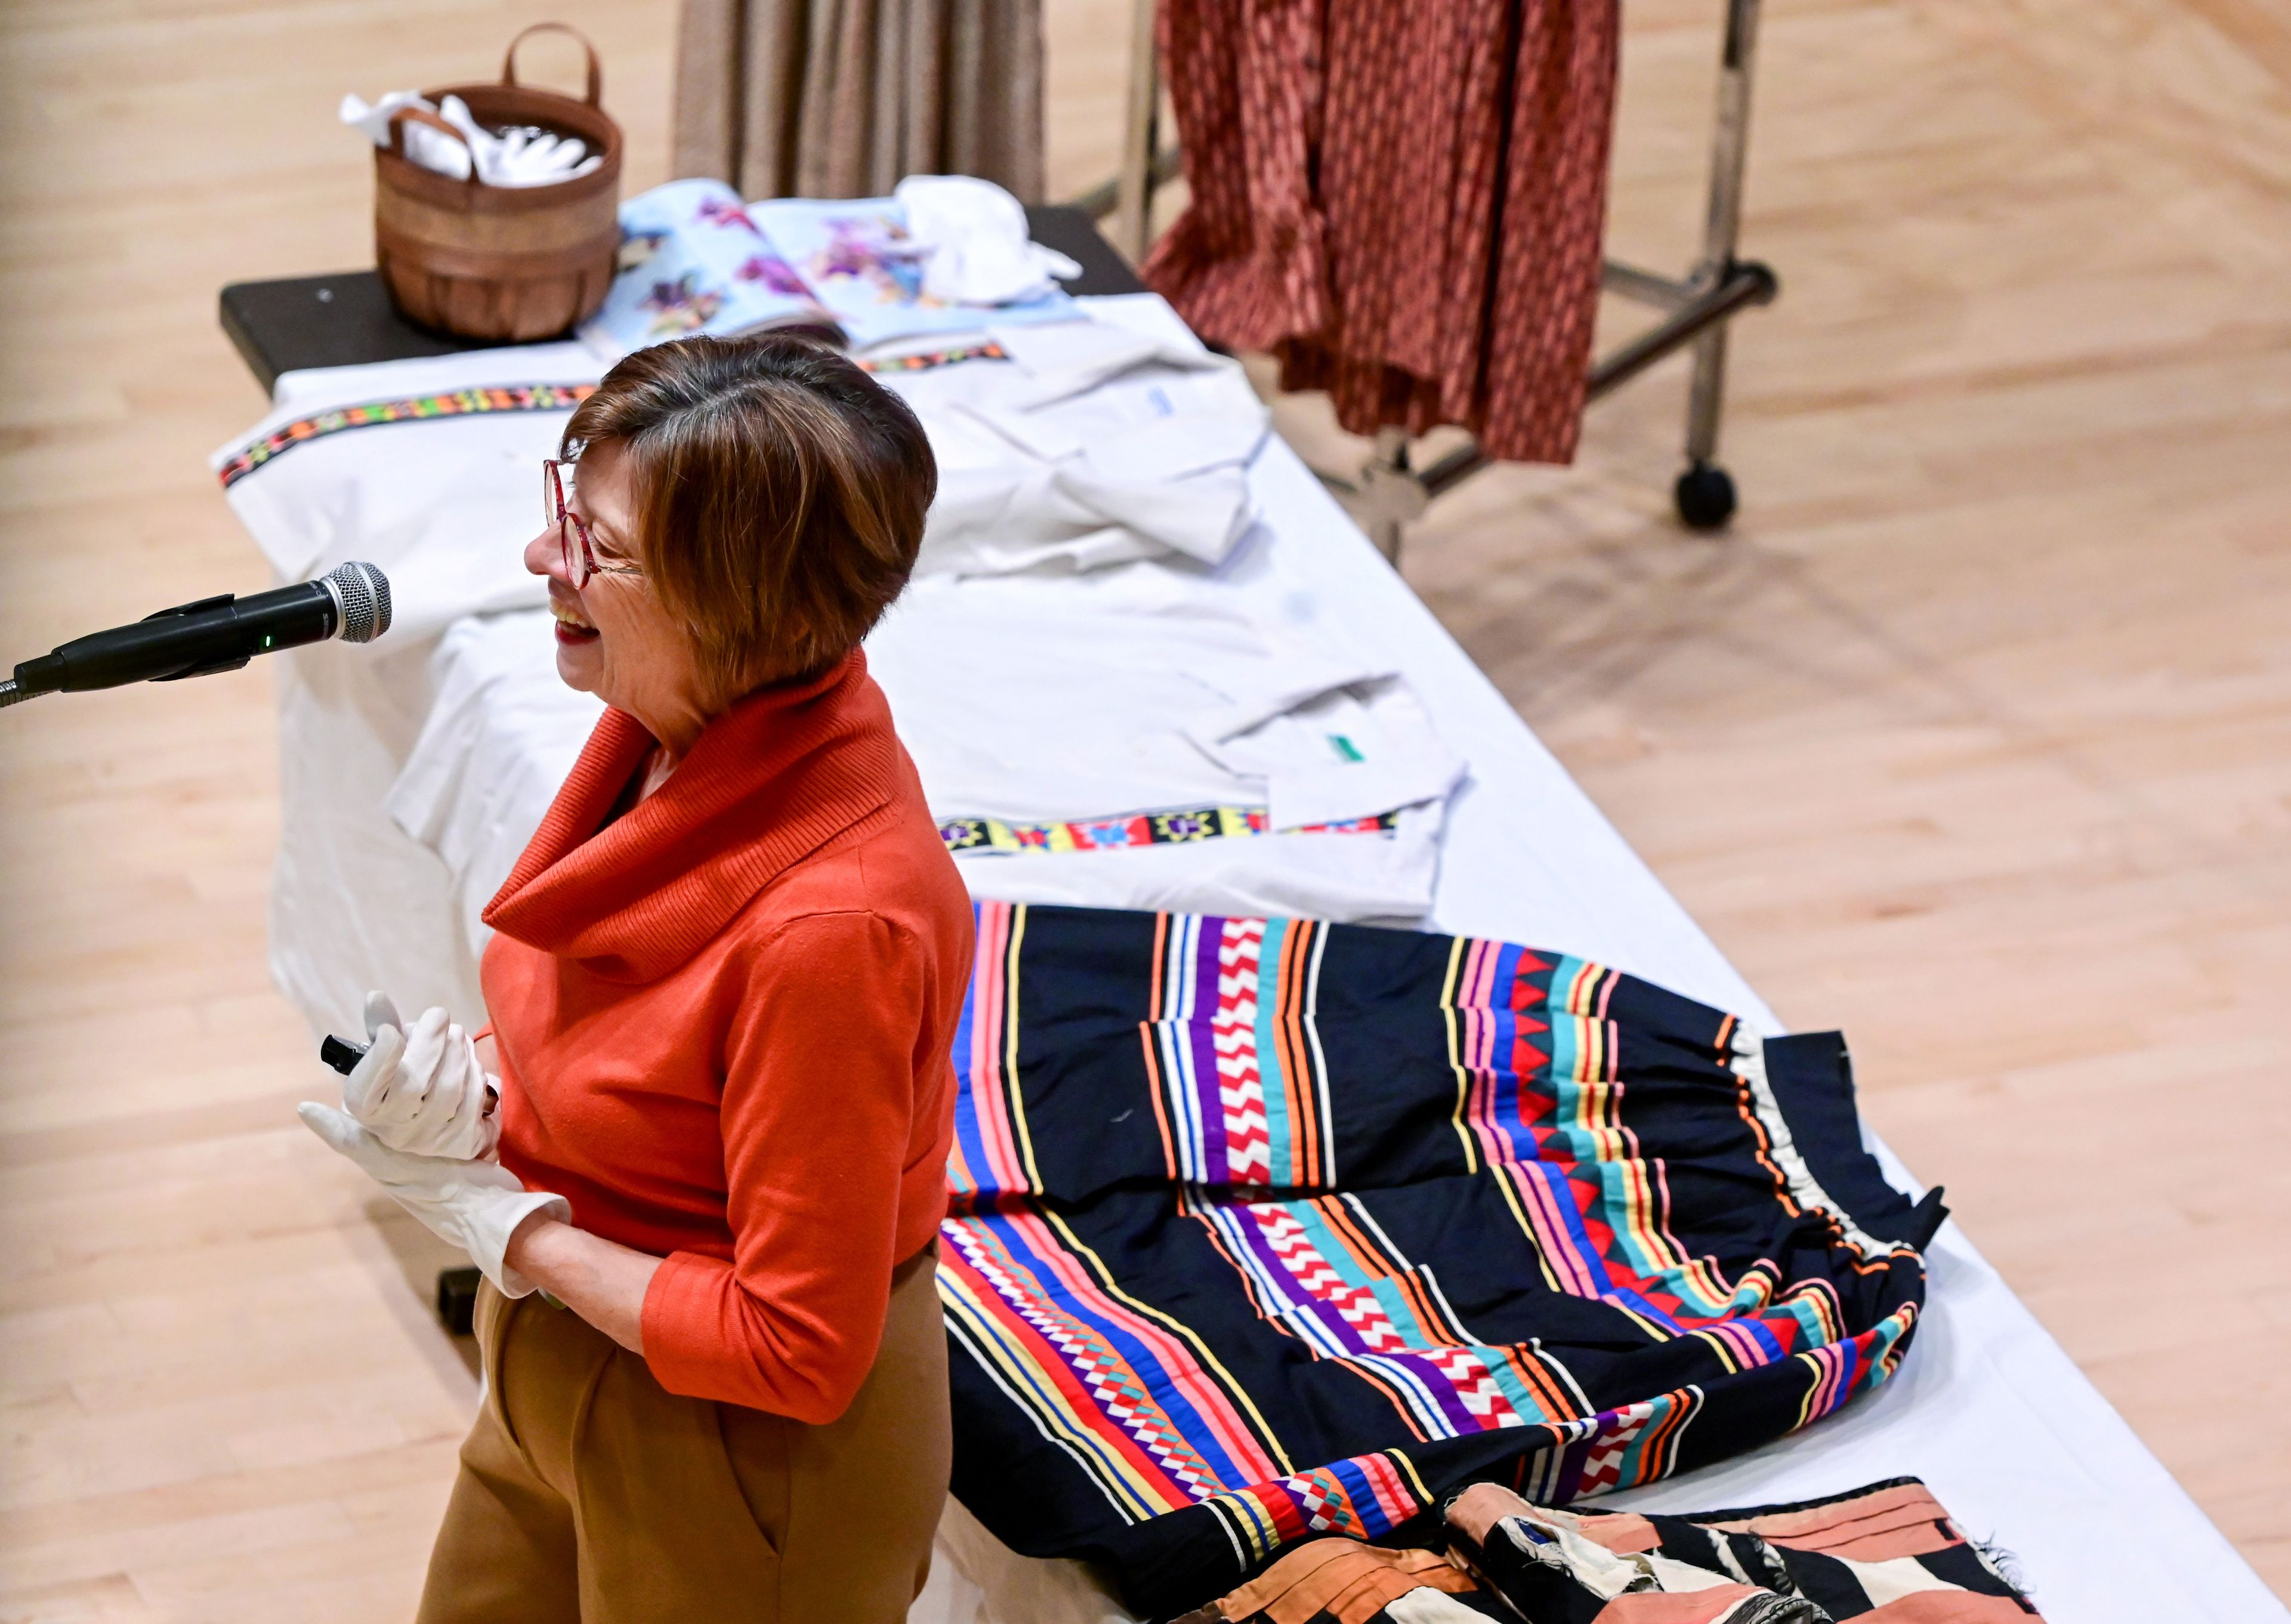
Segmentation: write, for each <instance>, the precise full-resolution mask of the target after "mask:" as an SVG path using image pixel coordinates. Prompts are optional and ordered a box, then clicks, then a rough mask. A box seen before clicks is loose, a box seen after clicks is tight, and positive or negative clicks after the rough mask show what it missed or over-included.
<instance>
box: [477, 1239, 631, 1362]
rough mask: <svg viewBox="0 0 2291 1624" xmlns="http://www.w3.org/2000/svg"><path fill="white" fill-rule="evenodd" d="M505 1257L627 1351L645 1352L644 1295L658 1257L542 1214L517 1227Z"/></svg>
mask: <svg viewBox="0 0 2291 1624" xmlns="http://www.w3.org/2000/svg"><path fill="white" fill-rule="evenodd" d="M503 1255H504V1257H505V1258H506V1259H507V1261H508V1263H509V1266H510V1268H512V1269H514V1270H515V1271H516V1272H517V1273H518V1274H521V1275H523V1276H525V1277H526V1278H527V1279H528V1280H531V1281H532V1282H534V1283H535V1284H536V1285H538V1286H539V1287H540V1288H541V1289H542V1290H544V1291H546V1292H548V1293H549V1294H550V1295H551V1297H553V1298H556V1299H557V1300H558V1301H559V1302H560V1303H563V1304H564V1305H565V1306H567V1308H570V1309H571V1310H573V1312H574V1313H575V1314H579V1315H580V1316H581V1317H582V1318H583V1319H584V1320H586V1321H588V1322H589V1323H591V1325H594V1326H595V1327H596V1328H597V1329H598V1330H599V1331H603V1332H604V1333H605V1334H606V1335H607V1336H608V1337H610V1338H612V1339H613V1340H614V1341H615V1342H617V1343H619V1344H620V1345H621V1346H622V1347H625V1348H627V1349H628V1350H629V1352H631V1353H632V1354H642V1353H643V1352H644V1305H645V1293H646V1292H647V1291H648V1290H651V1289H652V1277H653V1273H654V1271H655V1270H656V1269H658V1268H659V1267H660V1264H661V1260H660V1259H659V1258H655V1257H654V1256H653V1255H652V1254H651V1253H650V1252H640V1251H637V1250H633V1249H632V1248H630V1247H626V1246H623V1245H622V1244H621V1243H620V1242H617V1241H607V1239H605V1237H604V1236H602V1235H592V1234H590V1233H589V1232H588V1231H587V1230H585V1229H575V1228H574V1227H573V1226H572V1225H570V1224H567V1223H559V1221H557V1220H556V1219H554V1218H550V1217H547V1216H545V1215H541V1214H536V1215H535V1216H533V1217H531V1218H527V1219H525V1220H524V1221H523V1222H522V1223H521V1224H520V1225H519V1226H518V1230H517V1232H516V1233H515V1234H512V1235H511V1236H510V1242H509V1245H508V1248H507V1249H506V1251H505V1252H504V1254H503Z"/></svg>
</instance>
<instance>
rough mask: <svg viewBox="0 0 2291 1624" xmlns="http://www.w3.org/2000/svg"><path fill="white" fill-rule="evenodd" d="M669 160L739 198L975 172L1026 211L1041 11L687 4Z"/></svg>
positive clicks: (1031, 184) (956, 1)
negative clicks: (1023, 202)
mask: <svg viewBox="0 0 2291 1624" xmlns="http://www.w3.org/2000/svg"><path fill="white" fill-rule="evenodd" d="M674 164H675V173H677V174H678V175H679V176H685V175H711V176H714V177H715V178H717V179H719V180H722V181H729V182H730V183H731V184H732V185H734V186H736V187H737V188H738V189H739V190H740V193H741V195H742V196H744V197H880V196H882V195H883V194H884V193H886V192H888V191H889V190H890V189H892V188H893V187H894V186H896V185H897V184H898V183H899V181H902V180H904V178H905V177H907V176H908V175H911V174H971V175H978V176H981V177H983V178H985V179H986V180H989V181H996V182H998V183H1000V184H1001V185H1002V186H1005V187H1008V188H1009V189H1010V190H1011V191H1012V192H1014V193H1016V194H1017V196H1018V197H1020V198H1022V199H1024V200H1026V201H1028V202H1033V201H1038V200H1039V199H1040V198H1041V191H1042V23H1041V0H684V4H683V10H682V13H681V16H680V18H679V23H678V32H677V63H676V111H675V154H674Z"/></svg>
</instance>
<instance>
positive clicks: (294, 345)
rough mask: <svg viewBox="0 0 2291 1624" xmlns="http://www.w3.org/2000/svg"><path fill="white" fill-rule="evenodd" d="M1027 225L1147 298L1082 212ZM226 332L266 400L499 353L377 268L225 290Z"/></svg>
mask: <svg viewBox="0 0 2291 1624" xmlns="http://www.w3.org/2000/svg"><path fill="white" fill-rule="evenodd" d="M1026 221H1027V224H1028V226H1029V227H1030V228H1031V229H1032V230H1033V237H1034V240H1035V241H1036V242H1038V243H1041V244H1042V245H1045V246H1046V247H1050V248H1055V249H1057V251H1058V252H1059V253H1063V254H1065V255H1067V256H1069V257H1070V258H1072V259H1073V261H1076V262H1077V263H1078V264H1080V265H1081V268H1082V271H1081V277H1078V278H1077V279H1075V280H1074V281H1072V282H1069V283H1067V284H1066V291H1067V292H1069V293H1142V292H1143V291H1144V290H1145V284H1143V283H1142V282H1140V281H1138V280H1137V273H1136V272H1134V271H1132V270H1131V269H1129V265H1128V263H1127V262H1126V261H1123V259H1122V257H1121V255H1120V254H1119V253H1115V252H1114V250H1113V244H1111V243H1109V242H1107V241H1106V240H1105V237H1101V236H1100V235H1099V234H1098V230H1097V226H1096V225H1095V224H1094V223H1092V221H1091V220H1090V217H1089V215H1088V214H1086V213H1083V212H1082V211H1081V210H1080V209H1076V208H1068V207H1065V206H1062V205H1041V206H1039V207H1030V208H1028V209H1027V211H1026ZM222 329H223V331H224V332H225V333H228V334H229V335H230V342H232V343H234V344H236V345H237V347H238V353H239V355H240V356H241V357H242V358H244V359H245V362H246V365H247V368H248V370H249V371H251V372H253V374H254V376H255V379H256V381H257V382H260V383H261V385H262V387H263V390H264V391H265V392H266V393H267V392H269V390H270V388H271V386H272V385H274V384H276V383H277V382H278V374H280V373H282V372H296V371H300V370H301V368H303V367H306V366H358V365H360V364H362V363H364V362H367V361H406V360H413V359H415V358H420V357H422V356H432V355H454V354H457V353H458V352H460V351H462V350H485V349H492V348H495V347H496V346H494V345H492V344H490V343H488V342H486V341H484V340H480V339H465V338H455V337H454V336H453V335H452V334H446V333H438V332H433V331H431V330H430V328H427V327H417V326H414V324H413V323H412V322H410V321H408V320H406V318H404V317H403V316H400V315H399V314H398V311H397V310H396V309H395V308H394V307H393V306H392V305H391V304H390V296H389V295H388V294H387V293H384V292H383V291H382V278H381V277H379V276H378V275H376V274H375V273H374V271H371V270H346V271H342V272H340V273H338V274H336V275H334V276H326V277H281V278H279V279H277V280H276V281H269V282H234V283H232V284H231V285H229V286H228V287H226V288H224V289H223V290H222Z"/></svg>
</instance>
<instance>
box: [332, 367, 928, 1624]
mask: <svg viewBox="0 0 2291 1624" xmlns="http://www.w3.org/2000/svg"><path fill="white" fill-rule="evenodd" d="M575 470H577V478H574V477H573V476H574V474H575ZM935 478H936V474H935V470H934V465H933V463H932V461H931V455H930V450H929V447H928V444H927V443H926V441H925V439H924V438H923V434H922V430H921V429H920V426H919V425H918V424H917V423H916V422H915V420H914V418H913V416H912V414H910V413H909V412H908V411H907V410H906V408H905V407H904V406H903V405H902V404H901V403H900V402H899V401H898V400H897V399H896V398H895V397H893V396H891V395H890V394H888V392H887V391H885V390H882V389H880V387H879V386H877V385H876V384H875V382H873V381H872V379H870V378H869V377H868V376H867V375H866V374H864V373H863V372H861V371H860V370H859V369H858V368H857V367H856V366H853V365H852V364H851V363H850V362H848V360H845V359H843V358H840V357H838V356H836V355H834V354H832V352H829V351H827V350H823V349H820V348H818V347H816V346H815V345H812V344H809V343H807V342H800V341H796V340H791V339H786V338H777V339H759V340H749V341H719V340H711V339H687V340H684V341H681V342H676V343H671V344H664V345H661V346H658V347H656V348H655V349H651V350H642V351H639V352H638V353H637V354H635V355H633V356H631V357H630V358H628V359H626V360H624V361H623V362H622V363H621V364H620V365H619V366H616V367H615V368H614V369H613V371H612V372H611V373H610V374H607V377H606V379H605V381H604V382H603V383H602V384H601V385H600V386H599V389H598V390H597V392H596V393H595V394H594V395H592V396H591V397H590V398H589V399H588V400H587V401H585V402H584V403H583V405H582V406H581V408H580V409H579V410H578V411H577V412H575V414H574V415H573V419H572V422H570V423H569V424H568V425H567V430H566V433H565V438H564V442H563V447H562V455H561V456H560V457H559V458H558V459H556V460H553V461H551V462H550V463H548V464H547V465H546V467H545V469H544V470H543V500H544V503H545V512H546V518H547V521H548V522H547V524H546V527H544V529H543V531H542V533H541V534H540V535H536V536H535V538H534V540H533V542H532V543H530V544H529V545H528V546H527V551H526V561H527V567H529V568H531V569H533V570H534V571H535V573H536V574H540V575H547V576H548V577H549V593H550V605H551V609H552V610H553V611H554V613H555V615H556V616H557V622H558V629H557V638H558V651H557V663H558V669H559V672H560V673H561V674H562V676H563V677H564V679H565V680H566V681H567V682H568V683H570V684H571V685H572V686H573V687H576V688H582V689H585V690H587V691H589V692H591V693H594V694H596V695H599V697H600V698H602V699H604V700H605V701H606V703H607V706H608V707H609V708H608V709H607V712H606V713H605V716H604V719H603V720H601V721H600V722H599V725H598V727H597V730H596V732H595V734H594V735H593V736H591V739H590V741H589V744H588V746H587V748H586V749H585V750H584V751H583V753H582V755H581V758H580V760H579V762H578V763H577V764H576V765H575V767H574V768H573V771H572V774H571V776H569V777H568V778H567V781H566V784H565V786H564V788H563V789H562V790H561V791H560V792H559V794H558V797H557V800H556V801H555V803H554V804H553V805H552V806H551V808H550V810H549V813H548V816H546V817H545V818H544V819H543V822H542V825H541V828H540V830H539V832H537V833H536V834H535V836H534V839H533V841H532V844H531V845H530V846H528V847H527V849H526V852H525V855H524V856H523V857H522V858H521V859H520V860H519V861H518V864H517V866H516V868H515V870H514V871H513V872H511V873H510V878H509V880H508V883H507V884H505V885H504V886H503V887H502V890H501V893H500V894H499V895H498V896H495V897H494V901H493V903H492V904H491V906H490V907H488V908H487V910H486V921H487V922H488V923H490V924H491V925H492V926H493V927H494V930H495V932H496V934H495V936H494V940H493V942H492V943H491V945H489V946H488V947H487V949H486V955H485V962H484V969H483V979H484V985H485V993H486V1008H487V1013H488V1015H489V1017H491V1025H492V1034H491V1037H492V1041H493V1043H494V1045H496V1046H497V1055H498V1073H499V1075H498V1078H497V1079H496V1078H494V1077H491V1076H488V1075H487V1074H486V1067H485V1065H484V1064H483V1060H482V1057H481V1055H480V1052H479V1050H478V1048H477V1047H476V1046H475V1045H474V1044H473V1043H472V1042H471V1041H470V1040H468V1039H464V1038H462V1036H461V1034H460V1033H459V1031H458V1029H455V1028H453V1027H451V1026H450V1025H448V1024H447V1023H446V1021H445V1017H444V1012H443V1011H431V1012H430V1013H429V1015H427V1016H425V1017H423V1019H422V1021H419V1022H416V1023H414V1024H413V1025H412V1026H410V1027H409V1028H408V1031H407V1033H405V1034H400V1033H398V1030H397V1028H396V1026H395V1025H390V1024H384V1025H381V1027H380V1029H379V1030H378V1031H377V1033H376V1041H375V1042H374V1047H373V1049H371V1050H370V1051H369V1052H368V1054H367V1056H366V1060H365V1061H364V1062H362V1063H361V1065H360V1066H359V1068H358V1072H357V1073H353V1075H352V1077H351V1078H350V1081H349V1083H348V1085H347V1086H346V1087H345V1089H344V1096H345V1104H346V1106H347V1107H348V1112H347V1113H337V1112H332V1111H330V1110H328V1109H327V1108H326V1107H323V1106H315V1105H313V1106H306V1107H304V1114H305V1117H306V1120H309V1122H311V1125H312V1126H313V1127H314V1128H315V1129H317V1130H318V1132H319V1133H320V1134H321V1136H322V1137H324V1138H326V1139H327V1140H328V1142H329V1143H330V1144H333V1145H334V1146H335V1148H337V1149H339V1150H342V1151H343V1152H344V1154H349V1155H350V1156H352V1157H353V1159H355V1160H357V1161H358V1162H359V1163H360V1165H362V1166H364V1167H366V1168H367V1170H369V1171H371V1172H373V1173H374V1174H375V1176H376V1177H377V1178H381V1179H382V1181H383V1182H384V1184H385V1185H386V1186H389V1187H390V1191H391V1193H392V1194H394V1195H396V1196H398V1199H399V1200H400V1201H401V1202H404V1203H405V1204H406V1206H407V1207H408V1208H409V1210H413V1211H414V1213H415V1214H416V1215H417V1216H419V1217H422V1218H423V1219H424V1221H426V1222H429V1223H430V1225H431V1226H432V1227H433V1228H435V1229H437V1230H438V1233H440V1234H445V1235H446V1236H447V1237H448V1238H449V1239H452V1240H454V1241H455V1242H457V1243H460V1244H462V1245H464V1246H466V1247H467V1248H468V1249H469V1250H470V1252H471V1255H472V1256H473V1257H474V1258H477V1260H478V1264H479V1266H480V1267H482V1268H483V1269H484V1270H485V1271H486V1276H487V1280H488V1282H489V1283H488V1286H487V1289H486V1290H484V1291H483V1292H482V1294H481V1296H480V1299H479V1306H478V1334H479V1338H480V1340H481V1342H482V1344H483V1348H484V1355H485V1368H486V1396H485V1403H484V1409H483V1411H482V1413H481V1414H480V1416H479V1418H478V1423H477V1426H476V1427H475V1429H474V1430H473V1431H472V1432H471V1433H470V1437H469V1440H468V1442H467V1443H465V1444H464V1445H463V1446H462V1467H461V1475H460V1478H459V1480H458V1481H457V1483H455V1485H454V1494H453V1499H452V1502H451V1504H450V1506H449V1507H448V1509H447V1511H446V1522H445V1526H444V1528H443V1529H442V1530H441V1531H440V1532H439V1534H438V1542H437V1546H436V1549H435V1551H434V1553H433V1554H432V1556H431V1559H430V1578H429V1583H428V1587H427V1589H426V1591H425V1593H424V1595H423V1598H422V1612H421V1615H420V1616H421V1618H422V1620H424V1624H446V1621H447V1620H487V1621H488V1624H501V1621H503V1620H509V1621H522V1620H532V1621H534V1624H541V1621H543V1620H548V1621H550V1624H558V1621H560V1620H561V1621H567V1624H569V1621H570V1620H585V1621H586V1624H598V1621H599V1620H612V1621H615V1624H617V1621H619V1620H639V1619H642V1620H654V1619H657V1620H671V1619H675V1620H696V1619H707V1620H730V1619H755V1620H800V1621H803V1624H809V1621H811V1620H821V1621H823V1624H824V1621H826V1620H839V1621H840V1620H883V1621H885V1624H889V1621H890V1620H897V1619H899V1618H902V1617H904V1614H905V1612H906V1610H907V1607H908V1604H910V1602H911V1601H912V1598H913V1596H914V1595H915V1594H916V1592H917V1591H918V1590H919V1589H920V1584H921V1580H922V1576H923V1574H924V1572H925V1571H926V1570H927V1568H928V1561H929V1550H930V1543H931V1539H932V1534H933V1531H934V1529H935V1527H936V1522H937V1518H938V1514H939V1510H940V1507H941V1504H942V1502H943V1499H944V1497H945V1488H946V1481H947V1467H948V1426H947V1414H946V1403H947V1400H946V1376H945V1356H946V1355H945V1339H944V1333H943V1331H942V1330H941V1326H940V1320H939V1313H938V1302H937V1297H936V1290H935V1286H934V1282H933V1273H932V1263H933V1258H934V1246H933V1242H934V1237H935V1236H936V1232H937V1225H938V1221H939V1219H940V1218H941V1217H942V1216H943V1215H944V1210H945V1161H946V1154H947V1148H948V1144H949V1141H950V1138H951V1136H952V1132H953V1116H952V1113H953V1093H954V1079H953V1066H952V1059H951V1057H952V1049H953V1039H954V1033H955V1025H956V1022H957V1020H958V1018H959V1016H960V1013H961V1005H962V998H963V992H964V988H965V985H966V984H967V982H968V979H969V970H970V953H971V916H970V909H969V901H968V899H967V897H966V896H965V893H964V891H963V888H962V884H961V880H960V879H959V878H958V877H957V875H956V873H955V871H954V867H953V863H952V861H951V860H950V859H949V858H948V856H947V855H946V852H945V848H944V847H943V846H942V844H941V843H940V840H939V837H938V833H937V830H936V826H935V825H934V824H933V823H932V821H931V818H930V816H929V814H928V810H927V809H926V808H925V804H924V801H923V797H922V793H921V790H920V785H919V784H917V782H916V779H915V775H914V770H913V768H912V766H911V765H910V764H909V762H908V760H907V757H906V753H905V752H904V750H903V749H902V748H901V747H900V745H899V743H898V740H897V738H896V736H894V734H893V732H892V729H891V719H890V714H889V711H888V707H887V706H886V704H885V703H884V700H883V696H882V695H881V693H880V690H879V689H878V688H877V687H875V685H874V683H873V682H872V680H871V679H869V677H868V675H867V668H866V661H865V657H864V655H863V654H861V652H860V651H859V647H858V644H859V641H860V639H861V638H863V637H864V635H865V633H866V632H867V631H868V629H869V628H870V627H871V626H872V624H873V623H874V622H875V620H876V618H877V617H878V616H879V615H880V614H881V613H882V612H883V610H884V608H885V607H887V606H888V604H889V603H890V602H891V600H892V599H894V598H895V597H896V596H897V594H898V592H899V591H900V589H901V588H902V587H903V586H904V583H905V581H906V578H907V575H908V572H909V571H910V569H911V568H912V565H913V562H914V558H915V552H916V549H917V547H918V546H919V545H920V541H921V535H922V525H923V515H924V511H925V510H926V509H927V508H928V506H929V503H930V500H931V495H932V492H933V486H934V482H935ZM487 1085H490V1086H491V1089H494V1090H497V1093H498V1106H497V1107H494V1105H492V1103H491V1096H490V1094H489V1092H488V1086H487ZM496 1140H497V1141H498V1162H499V1165H498V1166H496V1165H494V1162H493V1161H492V1160H490V1159H489V1158H488V1156H487V1154H486V1152H487V1151H488V1149H489V1148H490V1147H491V1146H493V1145H494V1142H495V1141H496ZM536 1288H537V1289H538V1290H537V1292H536Z"/></svg>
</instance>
